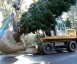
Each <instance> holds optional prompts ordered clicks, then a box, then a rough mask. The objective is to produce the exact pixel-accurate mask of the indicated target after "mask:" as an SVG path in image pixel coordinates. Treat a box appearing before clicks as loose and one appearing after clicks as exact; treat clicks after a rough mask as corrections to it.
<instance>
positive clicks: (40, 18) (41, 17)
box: [18, 0, 76, 33]
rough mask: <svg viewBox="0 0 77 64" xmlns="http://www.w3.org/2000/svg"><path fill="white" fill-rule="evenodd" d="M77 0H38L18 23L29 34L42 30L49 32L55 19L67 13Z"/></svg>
mask: <svg viewBox="0 0 77 64" xmlns="http://www.w3.org/2000/svg"><path fill="white" fill-rule="evenodd" d="M75 1H76V0H74V1H73V0H38V1H37V2H36V3H32V4H31V5H30V7H29V9H28V11H27V12H24V13H23V14H22V16H21V18H20V22H19V23H18V25H19V27H20V28H21V29H24V30H26V31H27V32H28V33H30V32H34V31H36V30H39V29H42V30H47V29H48V28H49V27H50V26H51V24H56V21H55V19H56V18H58V17H59V16H61V15H62V13H63V12H67V11H68V10H69V9H70V6H71V5H72V4H73V5H74V4H76V2H75Z"/></svg>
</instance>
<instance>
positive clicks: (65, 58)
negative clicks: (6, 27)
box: [0, 51, 77, 64]
mask: <svg viewBox="0 0 77 64" xmlns="http://www.w3.org/2000/svg"><path fill="white" fill-rule="evenodd" d="M0 64H77V51H76V52H71V53H69V52H66V51H65V52H61V53H52V54H51V55H32V54H26V53H25V52H24V53H14V54H0Z"/></svg>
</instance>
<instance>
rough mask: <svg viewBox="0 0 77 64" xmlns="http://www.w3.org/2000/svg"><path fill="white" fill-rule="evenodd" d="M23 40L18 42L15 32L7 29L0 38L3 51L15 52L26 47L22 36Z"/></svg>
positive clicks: (0, 46)
mask: <svg viewBox="0 0 77 64" xmlns="http://www.w3.org/2000/svg"><path fill="white" fill-rule="evenodd" d="M20 41H21V42H16V41H15V39H14V37H13V32H11V31H5V32H4V34H3V36H2V38H1V40H0V50H1V52H3V53H14V52H17V51H19V50H22V49H24V48H25V42H23V40H22V38H20Z"/></svg>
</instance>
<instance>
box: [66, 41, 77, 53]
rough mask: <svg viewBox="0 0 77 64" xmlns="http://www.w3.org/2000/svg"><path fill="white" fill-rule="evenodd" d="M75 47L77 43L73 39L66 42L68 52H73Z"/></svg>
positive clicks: (76, 47)
mask: <svg viewBox="0 0 77 64" xmlns="http://www.w3.org/2000/svg"><path fill="white" fill-rule="evenodd" d="M76 49H77V44H76V42H75V41H71V42H69V43H68V45H67V51H68V52H75V51H76Z"/></svg>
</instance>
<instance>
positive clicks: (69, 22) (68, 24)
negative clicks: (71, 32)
mask: <svg viewBox="0 0 77 64" xmlns="http://www.w3.org/2000/svg"><path fill="white" fill-rule="evenodd" d="M66 27H70V28H71V21H70V20H69V18H67V20H66Z"/></svg>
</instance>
